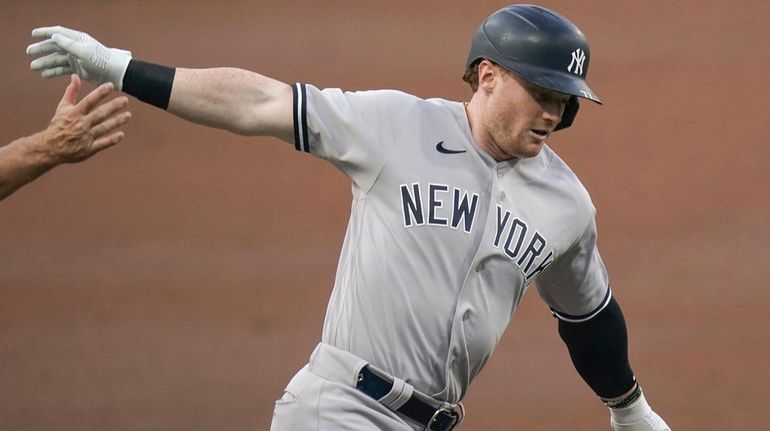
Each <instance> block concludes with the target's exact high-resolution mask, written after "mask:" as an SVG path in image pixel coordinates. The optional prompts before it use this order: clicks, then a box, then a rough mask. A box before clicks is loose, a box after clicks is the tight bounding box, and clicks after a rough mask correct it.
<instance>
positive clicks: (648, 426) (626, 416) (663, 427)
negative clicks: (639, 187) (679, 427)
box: [610, 394, 671, 431]
mask: <svg viewBox="0 0 770 431" xmlns="http://www.w3.org/2000/svg"><path fill="white" fill-rule="evenodd" d="M610 425H611V426H612V429H613V430H614V431H671V427H669V426H668V424H666V421H664V420H663V418H661V417H660V416H658V414H657V413H655V412H654V411H653V410H652V407H650V405H649V404H647V400H646V399H645V398H644V394H642V395H641V396H640V397H639V399H638V400H636V401H634V403H633V404H631V405H630V406H628V407H624V408H620V409H612V408H611V409H610Z"/></svg>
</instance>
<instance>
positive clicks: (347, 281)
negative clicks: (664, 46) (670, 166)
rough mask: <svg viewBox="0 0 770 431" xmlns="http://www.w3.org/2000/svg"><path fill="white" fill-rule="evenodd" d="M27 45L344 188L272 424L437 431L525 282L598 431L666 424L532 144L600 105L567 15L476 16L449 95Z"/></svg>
mask: <svg viewBox="0 0 770 431" xmlns="http://www.w3.org/2000/svg"><path fill="white" fill-rule="evenodd" d="M32 35H33V36H36V37H42V38H44V40H43V41H41V42H38V43H35V44H33V45H30V47H29V48H28V53H29V54H32V55H37V56H40V57H39V58H37V59H35V60H34V61H33V62H32V64H31V67H32V69H34V70H37V71H40V72H41V73H42V75H43V76H44V77H52V76H57V75H61V74H64V73H71V72H75V73H78V74H79V75H80V76H82V77H83V78H85V79H88V80H91V81H94V82H112V83H114V84H115V85H116V87H117V88H119V89H122V91H124V92H126V93H128V94H131V95H133V96H135V97H137V98H139V99H140V100H142V101H145V102H147V103H151V104H153V105H156V106H158V107H160V108H162V109H165V110H167V111H169V112H171V113H173V114H175V115H177V116H179V117H181V118H183V119H186V120H189V121H192V122H196V123H199V124H203V125H207V126H211V127H218V128H222V129H226V130H230V131H232V132H235V133H239V134H243V135H271V136H276V137H278V138H281V139H283V140H284V141H287V142H289V143H292V144H294V145H295V147H296V149H297V150H298V151H301V152H307V153H310V154H312V155H314V156H316V157H320V158H322V159H325V160H328V161H329V162H331V163H332V164H334V166H336V167H337V168H338V169H339V170H340V171H342V172H343V173H344V174H346V175H347V176H348V177H349V178H350V180H351V183H352V209H351V216H350V221H349V225H348V229H347V234H346V237H345V241H344V244H343V247H342V252H341V256H340V260H339V266H338V269H337V276H336V279H335V284H334V290H333V292H332V295H331V300H330V303H329V306H328V309H327V314H326V318H325V322H324V328H323V334H322V339H321V342H320V343H319V344H318V346H317V347H316V348H315V350H314V352H313V353H312V355H311V357H310V360H309V363H308V364H307V365H306V366H305V367H304V368H302V369H301V370H300V371H299V372H298V373H297V374H296V376H295V377H294V378H293V379H292V380H291V381H290V382H289V384H288V386H287V387H286V389H285V392H284V394H283V396H282V397H281V398H280V399H279V400H278V401H277V402H276V405H275V410H274V414H273V423H272V428H271V429H273V430H357V431H360V430H442V431H443V430H451V429H453V428H454V427H455V426H456V425H457V424H458V423H459V422H460V421H461V420H462V416H463V413H464V412H463V408H462V404H461V403H460V402H461V400H462V399H463V396H464V395H465V394H466V392H467V390H468V386H469V385H470V384H471V382H472V381H473V379H474V378H475V377H476V376H477V375H478V373H479V371H481V369H482V368H483V367H484V364H485V363H486V362H487V360H488V359H489V358H490V356H491V355H492V352H493V351H494V348H495V346H496V344H497V342H498V341H499V340H500V337H501V336H502V333H503V331H504V330H505V328H506V326H507V325H508V322H509V321H510V318H511V316H512V314H513V312H514V311H515V309H516V307H517V305H518V304H519V303H520V301H521V298H522V295H523V294H524V292H525V291H526V289H527V287H528V286H529V285H530V284H531V283H532V282H536V286H537V291H538V293H539V294H540V296H541V297H542V298H543V300H545V301H546V303H547V304H548V305H549V306H550V308H551V310H552V312H553V314H554V316H556V317H557V318H558V319H559V333H560V335H561V338H562V339H563V340H564V342H565V343H566V345H567V347H568V350H569V352H570V356H571V358H572V360H573V363H574V365H575V368H576V369H577V371H578V372H579V373H580V375H581V376H582V378H583V379H584V380H585V381H586V383H587V384H588V385H589V386H590V387H591V388H592V389H593V390H594V392H595V393H596V394H597V395H598V396H599V397H600V399H601V400H602V401H603V402H604V403H605V404H606V405H607V406H608V407H609V412H610V424H611V427H612V428H613V429H614V430H616V431H621V430H623V431H665V430H670V428H669V427H668V425H666V423H665V422H664V421H663V419H661V418H660V416H659V415H658V414H656V413H655V412H654V411H653V410H652V409H651V407H650V405H649V404H648V402H647V401H646V399H645V396H644V393H643V392H642V390H641V388H640V386H639V384H638V383H637V382H636V379H635V377H634V374H633V372H632V370H631V367H630V365H629V361H628V355H627V339H626V327H625V322H624V319H623V315H622V313H621V310H620V308H619V306H618V303H617V302H616V301H615V299H614V298H613V296H612V291H611V290H610V286H609V281H608V277H607V271H606V270H605V266H604V264H603V263H602V259H601V257H600V255H599V252H598V250H597V246H596V235H597V233H596V225H595V221H594V219H595V217H594V215H595V210H594V207H593V205H592V203H591V200H590V198H589V195H588V193H587V192H586V190H585V188H584V187H583V185H582V184H581V183H580V181H579V180H578V179H577V177H576V176H575V174H574V173H573V172H572V171H571V170H570V169H569V168H568V167H567V165H566V164H565V163H564V162H563V161H562V160H561V159H560V158H559V157H558V156H557V155H556V154H555V153H554V152H553V151H552V150H551V149H550V148H549V147H548V146H547V145H546V140H547V139H548V137H549V136H550V135H551V133H553V132H554V131H556V130H559V129H564V128H566V127H568V126H569V125H570V124H571V123H572V121H573V120H574V118H575V115H576V113H577V109H578V98H582V99H585V100H591V101H593V102H596V103H601V102H600V100H599V98H598V97H597V96H596V95H595V93H594V92H593V91H592V90H591V89H590V88H589V87H588V85H587V84H586V81H585V77H586V73H587V72H588V66H589V62H590V51H589V47H588V42H587V40H586V38H585V36H584V35H583V33H582V32H581V31H580V30H579V29H578V28H577V27H576V26H575V25H573V24H572V23H571V22H569V21H568V20H567V19H566V18H564V17H562V16H560V15H558V14H557V13H555V12H553V11H550V10H547V9H544V8H541V7H537V6H532V5H512V6H508V7H505V8H503V9H501V10H499V11H497V12H495V13H493V14H492V15H491V16H490V17H489V18H487V19H486V20H485V21H484V22H483V23H482V24H481V26H480V27H479V28H478V30H477V31H476V33H475V36H474V37H473V41H472V44H471V49H470V55H469V57H468V61H467V63H466V66H467V70H466V74H465V77H464V80H465V81H467V82H468V83H469V84H470V86H471V88H472V90H473V96H472V98H471V99H470V101H469V102H468V103H459V102H454V101H448V100H443V99H429V100H424V99H420V98H418V97H415V96H412V95H409V94H405V93H402V92H399V91H394V90H381V91H361V92H345V91H342V90H340V89H335V88H329V89H318V88H316V87H314V86H312V85H310V84H305V83H297V84H293V85H287V84H284V83H282V82H279V81H276V80H274V79H270V78H267V77H265V76H262V75H259V74H256V73H253V72H249V71H245V70H239V69H232V68H217V69H206V70H191V69H184V68H170V67H166V66H161V65H157V64H151V63H146V62H142V61H139V60H135V59H133V58H132V56H131V53H129V52H127V51H122V50H118V49H114V48H107V47H105V46H104V45H102V44H101V43H99V42H98V41H96V40H95V39H93V38H92V37H90V36H89V35H87V34H85V33H82V32H78V31H74V30H70V29H66V28H62V27H45V28H38V29H35V30H34V31H33V32H32ZM577 428H580V427H579V426H578V427H577Z"/></svg>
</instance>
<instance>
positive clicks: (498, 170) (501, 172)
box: [497, 168, 505, 178]
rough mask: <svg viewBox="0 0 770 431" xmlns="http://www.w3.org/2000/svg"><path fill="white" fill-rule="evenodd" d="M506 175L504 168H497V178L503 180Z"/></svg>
mask: <svg viewBox="0 0 770 431" xmlns="http://www.w3.org/2000/svg"><path fill="white" fill-rule="evenodd" d="M504 174H505V173H504V172H503V168H497V178H502V177H503V175H504Z"/></svg>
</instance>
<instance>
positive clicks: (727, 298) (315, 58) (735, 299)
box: [0, 0, 770, 431]
mask: <svg viewBox="0 0 770 431" xmlns="http://www.w3.org/2000/svg"><path fill="white" fill-rule="evenodd" d="M6 3H9V4H4V5H3V9H2V18H1V19H2V24H3V29H4V32H3V38H1V39H0V54H2V58H3V67H2V68H1V69H0V86H1V88H2V95H3V101H4V109H3V112H2V114H1V116H0V125H1V126H0V144H5V143H8V142H10V141H12V140H13V139H15V138H17V137H19V136H22V135H25V134H30V133H32V132H34V131H36V130H38V129H41V128H43V127H44V126H45V125H46V123H47V121H48V119H50V117H51V115H52V114H53V111H54V108H55V106H56V104H57V102H58V100H59V98H60V96H61V93H62V92H63V90H64V87H65V85H66V80H65V79H63V78H62V79H58V80H51V81H44V80H42V79H41V78H40V77H39V76H37V75H36V74H35V73H33V72H31V71H30V70H29V69H28V63H29V58H27V56H26V55H25V54H24V49H25V47H26V46H27V45H28V44H29V43H30V42H32V39H31V38H30V37H29V32H30V31H31V29H32V28H34V27H37V26H42V25H53V24H62V25H67V26H70V27H75V28H80V29H83V30H86V31H88V32H89V33H91V34H92V35H94V36H95V37H96V38H97V39H100V40H101V41H103V42H104V43H106V44H108V45H110V46H114V47H120V48H125V49H130V50H132V51H133V52H134V56H135V57H136V58H139V59H143V60H148V61H155V62H160V63H165V64H169V65H174V66H186V67H214V66H224V65H227V66H237V67H242V68H246V69H251V70H255V71H259V72H261V73H264V74H266V75H268V76H271V77H275V78H277V79H280V80H283V81H285V82H295V81H304V82H309V83H313V84H314V85H317V86H319V87H327V86H338V87H342V88H345V89H350V90H354V89H367V88H397V89H400V90H404V91H407V92H411V93H414V94H417V95H419V96H422V97H434V96H439V97H445V98H449V99H455V100H464V99H467V98H468V97H469V90H468V89H467V88H466V86H465V85H464V84H463V83H462V82H461V81H460V79H459V77H460V75H461V74H462V68H463V62H464V60H465V56H466V52H467V48H468V44H469V42H470V37H471V34H472V32H473V30H474V29H475V27H476V26H477V25H478V23H479V22H480V21H481V20H482V19H483V18H484V17H485V16H486V15H488V14H489V13H491V12H492V11H494V10H496V9H497V8H499V7H501V6H503V5H505V4H506V3H505V2H495V1H478V2H474V4H473V6H470V5H469V3H468V2H462V1H458V0H453V1H426V2H406V1H404V2H387V3H385V2H382V3H379V4H378V5H368V3H367V2H358V1H328V2H302V1H280V2H279V1H237V2H236V1H223V2H216V3H212V2H208V1H198V0H193V1H184V2H182V1H165V2H142V1H134V2H132V1H115V2H97V1H74V2H66V3H62V4H60V5H58V6H56V7H53V6H52V3H51V2H47V1H46V2H43V1H31V2H30V1H28V2H21V1H12V2H6ZM671 3H673V2H665V3H664V2H630V1H621V2H612V3H609V2H599V1H593V2H590V1H589V2H568V1H547V2H541V4H542V5H544V6H547V7H551V8H553V9H555V10H557V11H560V12H561V13H563V14H564V15H566V16H567V17H569V18H570V19H571V20H573V21H574V22H575V23H576V24H578V25H579V26H580V27H581V28H582V29H583V31H584V32H585V33H586V34H587V36H588V37H589V40H590V42H591V48H592V54H593V57H592V62H591V70H590V73H589V82H590V85H591V87H592V88H593V89H594V90H595V91H596V92H597V94H598V95H599V96H600V97H601V98H602V100H603V101H604V102H605V106H604V107H598V106H589V105H588V104H584V105H583V108H582V109H581V112H580V114H579V115H578V119H577V121H576V123H575V126H573V127H572V128H571V129H569V130H567V131H565V132H562V133H559V134H557V135H556V136H555V137H554V138H553V139H552V140H551V146H552V147H553V148H555V150H556V151H557V152H558V153H559V154H560V155H561V156H562V158H564V159H565V160H566V161H567V162H568V163H569V164H570V165H571V167H572V168H573V169H574V170H575V171H576V172H577V173H578V175H579V176H580V177H581V179H582V180H583V182H584V183H585V184H586V186H587V187H588V189H589V191H590V192H591V194H592V197H593V199H594V203H595V204H596V206H597V208H598V211H599V212H598V223H599V234H600V247H601V250H602V254H603V257H604V259H605V261H606V263H607V265H608V268H609V271H610V277H611V281H612V285H613V287H614V292H615V295H616V297H617V298H618V300H619V301H620V303H621V305H622V306H623V309H624V311H625V314H626V318H627V321H628V325H629V328H630V336H631V341H630V349H631V354H632V361H633V365H634V368H635V371H636V373H637V375H638V376H639V378H640V381H641V383H642V384H643V385H644V386H645V388H646V389H647V393H648V398H649V399H650V401H651V403H652V404H653V407H655V408H656V409H657V410H659V411H660V413H661V414H662V415H663V416H664V417H665V418H666V419H667V421H668V422H669V424H670V425H671V426H672V427H673V429H674V430H676V431H684V430H731V431H732V430H749V429H752V430H753V429H758V428H757V425H756V424H766V423H769V422H770V413H769V412H768V410H767V409H766V408H764V406H766V405H767V403H768V402H770V389H768V388H770V371H769V368H768V367H767V363H768V359H770V346H769V344H768V341H767V334H768V332H769V331H770V313H769V312H768V309H770V289H768V287H769V286H768V281H769V280H770V265H768V264H767V257H768V244H769V243H770V212H769V211H768V208H769V207H770V191H769V190H768V186H767V184H768V177H769V175H768V167H767V166H768V162H770V160H769V159H770V145H769V144H770V143H769V142H768V141H769V139H768V138H770V136H769V134H768V132H767V129H766V124H767V120H766V116H767V113H768V112H770V109H768V108H769V107H768V101H767V94H769V93H770V85H769V84H768V80H767V70H770V45H768V38H767V33H766V26H767V22H768V21H770V6H768V4H767V3H766V2H760V1H744V2H740V6H736V5H733V6H731V5H730V4H728V3H726V2H717V1H699V2H694V1H693V2H676V4H671ZM90 88H92V87H91V86H85V89H86V90H87V89H90ZM131 110H132V112H133V113H134V119H133V121H132V123H131V124H130V125H129V126H128V127H127V128H126V131H127V134H128V136H127V139H126V140H125V141H124V142H123V143H122V144H120V145H119V146H118V147H115V148H112V149H110V150H108V151H106V152H105V153H102V154H100V155H98V156H96V157H94V158H93V159H91V160H89V161H87V162H85V163H84V164H81V165H77V166H63V167H59V168H56V169H55V170H54V171H52V172H50V173H49V174H47V175H46V176H44V177H42V178H40V179H39V180H38V181H36V182H34V183H32V184H30V185H27V186H25V187H24V188H22V189H21V190H20V191H18V192H17V193H16V194H15V195H13V196H11V197H10V198H8V199H6V200H4V201H3V202H0V429H1V430H48V429H59V430H104V429H110V430H160V429H163V430H176V429H179V430H181V429H195V430H225V429H227V430H256V429H266V428H267V427H268V424H269V422H270V416H271V412H272V405H273V401H274V399H275V398H277V397H278V396H279V395H280V393H281V390H282V388H283V386H284V385H285V384H286V383H287V382H288V379H289V378H290V377H291V376H292V375H293V374H294V372H295V371H296V370H297V369H298V368H299V367H301V366H302V365H303V364H304V362H305V361H306V359H307V356H308V355H309V353H310V351H311V350H312V348H313V347H314V345H315V343H316V342H317V340H318V339H319V337H320V331H321V323H322V320H323V314H324V311H325V307H326V300H327V298H328V295H329V293H330V289H331V286H332V282H333V277H334V270H335V267H336V260H337V253H338V251H339V248H340V246H341V242H342V237H343V234H344V229H345V224H346V221H347V215H348V213H349V208H350V207H349V185H348V183H347V181H346V180H345V178H343V176H342V175H341V174H339V173H338V172H337V171H335V170H334V169H333V168H332V167H331V166H330V165H327V164H326V163H324V162H321V161H319V160H316V159H314V158H312V157H309V156H307V155H302V154H298V153H296V152H295V151H294V150H293V148H292V147H291V146H290V145H285V144H282V143H280V142H278V141H277V140H273V139H264V138H252V139H246V138H242V137H236V136H233V135H230V134H228V133H226V132H221V131H216V130H208V129H205V128H203V127H199V126H194V125H191V124H187V123H184V122H182V121H181V120H178V119H176V118H174V117H172V116H170V115H168V114H166V113H163V112H160V111H159V110H157V109H156V108H152V107H149V106H146V105H143V104H142V103H140V102H138V101H137V100H136V99H132V102H131ZM466 407H467V410H468V419H467V421H466V424H465V425H464V426H463V427H461V428H460V429H468V430H501V431H502V430H538V431H541V430H542V431H549V430H553V431H556V430H559V431H563V430H609V425H608V419H607V413H606V410H605V409H604V407H602V405H601V404H600V403H599V402H598V400H596V399H595V397H594V396H593V395H592V394H591V392H590V390H589V389H588V388H587V387H586V386H585V385H584V384H583V383H582V381H580V379H579V377H578V376H577V374H576V373H575V372H574V370H573V369H572V367H571V365H570V362H569V358H568V355H567V353H566V349H565V348H564V347H563V346H562V344H561V342H560V340H559V338H558V334H557V332H556V322H555V321H554V320H553V319H552V318H551V317H550V316H549V313H548V312H547V308H546V307H545V306H544V305H543V304H542V302H541V301H540V299H539V298H538V297H537V294H536V293H533V292H530V293H529V294H528V295H527V296H526V299H525V300H524V304H523V306H522V308H521V309H520V310H519V312H518V313H517V315H516V316H515V317H514V319H513V322H512V325H511V326H510V328H509V330H508V332H507V333H506V337H505V339H504V340H503V342H502V344H501V345H500V346H499V348H498V350H497V352H496V353H495V356H494V357H493V359H492V361H491V362H490V364H489V365H488V366H487V368H486V369H485V370H484V372H482V374H481V376H480V377H479V379H478V380H477V382H476V383H475V384H474V385H473V386H472V388H471V390H470V393H469V396H468V398H467V399H466ZM759 426H760V427H761V426H763V425H759Z"/></svg>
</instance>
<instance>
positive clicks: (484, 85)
mask: <svg viewBox="0 0 770 431" xmlns="http://www.w3.org/2000/svg"><path fill="white" fill-rule="evenodd" d="M498 73H499V70H498V69H497V65H495V64H494V63H492V62H491V61H489V60H481V62H480V63H479V89H480V90H483V91H485V92H487V93H489V92H491V91H492V89H493V88H494V86H495V78H496V77H497V75H498Z"/></svg>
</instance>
